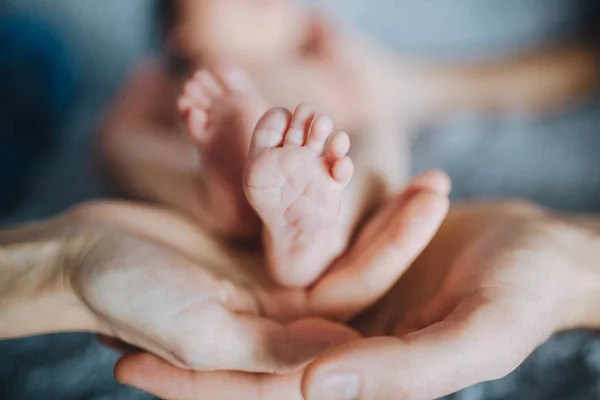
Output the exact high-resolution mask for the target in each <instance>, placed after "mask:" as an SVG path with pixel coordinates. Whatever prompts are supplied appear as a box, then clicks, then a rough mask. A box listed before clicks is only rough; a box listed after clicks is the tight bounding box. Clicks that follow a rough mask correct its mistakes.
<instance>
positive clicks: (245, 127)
mask: <svg viewBox="0 0 600 400" xmlns="http://www.w3.org/2000/svg"><path fill="white" fill-rule="evenodd" d="M267 109H268V104H267V102H266V101H265V100H264V98H262V96H261V95H260V93H259V92H258V90H257V89H256V88H255V86H254V85H253V83H252V81H251V80H250V78H249V77H248V76H247V74H246V73H245V72H244V71H243V70H241V69H239V68H236V67H233V66H230V65H228V64H225V63H221V64H218V65H216V66H215V67H213V68H210V69H203V70H201V71H199V72H198V73H196V74H195V75H194V76H193V77H192V78H191V79H190V80H189V81H188V82H187V83H186V85H185V87H184V91H183V94H182V96H181V97H180V98H179V101H178V110H179V112H180V114H181V116H182V117H183V118H184V120H185V122H186V125H187V128H188V132H189V134H190V136H191V137H192V139H193V140H194V142H195V143H196V145H197V149H198V152H199V154H200V161H201V168H202V170H203V173H204V182H203V184H202V185H200V183H199V190H201V191H202V193H200V195H199V196H198V197H199V199H200V201H201V204H198V207H202V208H203V210H201V212H200V213H199V214H201V215H204V216H205V217H204V218H205V219H208V221H206V222H207V223H208V224H209V225H210V226H211V227H213V228H214V229H216V230H218V231H220V232H221V233H223V234H226V235H228V236H233V237H244V236H251V235H255V234H256V233H258V231H259V230H260V220H259V219H258V217H257V215H256V213H255V212H254V210H253V209H252V207H251V206H250V204H248V201H247V199H246V196H245V195H244V191H243V187H242V184H243V174H244V167H245V164H246V158H247V156H248V150H249V147H250V140H251V137H252V132H253V130H254V126H255V125H256V123H257V121H258V119H259V118H260V116H261V115H262V114H263V113H264V112H265V111H266V110H267Z"/></svg>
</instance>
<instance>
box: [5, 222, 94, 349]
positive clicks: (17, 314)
mask: <svg viewBox="0 0 600 400" xmlns="http://www.w3.org/2000/svg"><path fill="white" fill-rule="evenodd" d="M69 246H71V236H70V235H69V234H68V223H67V222H66V221H65V220H64V218H63V219H57V220H53V221H49V222H44V223H40V224H35V225H31V226H28V227H25V228H20V229H12V230H7V231H3V232H0V339H6V338H15V337H21V336H30V335H35V334H44V333H53V332H63V331H79V330H90V329H93V325H94V321H93V318H92V316H90V315H89V312H87V311H86V310H85V308H84V307H83V306H82V305H81V303H80V301H79V300H78V299H77V297H76V296H75V294H74V292H73V290H72V288H71V285H70V282H69V274H68V269H69V268H70V265H69V262H70V260H69V251H68V249H67V248H68V247H69Z"/></svg>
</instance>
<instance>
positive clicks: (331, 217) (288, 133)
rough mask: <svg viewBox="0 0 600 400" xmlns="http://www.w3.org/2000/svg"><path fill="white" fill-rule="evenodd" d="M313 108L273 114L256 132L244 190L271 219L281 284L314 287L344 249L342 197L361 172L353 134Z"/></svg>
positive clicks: (271, 259)
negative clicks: (352, 148) (352, 150)
mask: <svg viewBox="0 0 600 400" xmlns="http://www.w3.org/2000/svg"><path fill="white" fill-rule="evenodd" d="M332 131H333V123H332V121H331V119H330V118H329V117H327V116H319V117H316V116H315V114H314V112H312V110H311V109H310V108H309V107H307V106H303V105H301V106H298V108H296V111H295V112H294V115H293V116H291V115H290V113H289V112H288V111H287V110H283V109H273V110H271V111H269V112H267V113H266V114H265V115H264V116H263V117H262V119H261V120H260V122H259V123H258V125H257V126H256V129H255V131H254V135H253V138H252V144H251V147H250V154H249V156H248V162H247V164H246V172H245V178H244V189H245V191H246V196H247V198H248V201H249V202H250V204H251V205H252V206H253V207H254V209H255V210H256V212H257V213H258V215H259V216H260V218H261V219H262V221H263V224H264V235H265V251H266V256H267V262H268V265H269V268H270V271H271V274H272V276H273V278H274V279H275V281H277V283H279V284H282V285H286V286H292V287H306V286H308V285H310V284H311V283H312V282H314V281H315V280H316V279H317V278H318V277H319V276H320V275H321V274H322V273H323V272H324V270H325V269H326V268H327V266H328V265H329V264H330V262H331V261H332V260H333V259H334V258H335V257H336V256H337V255H339V253H340V252H341V251H342V250H343V247H344V244H345V243H344V239H345V235H344V234H343V229H342V224H341V222H340V214H341V213H340V211H341V197H342V191H343V189H344V188H345V187H346V186H347V185H348V183H349V182H350V179H351V177H352V174H353V170H354V167H353V164H352V161H351V160H350V158H348V157H346V154H347V153H348V150H349V149H350V139H349V137H348V135H347V134H346V133H344V132H340V133H337V134H336V135H334V136H333V137H332V138H331V141H330V143H329V145H328V146H327V145H326V142H327V141H328V139H329V137H330V136H331V134H332Z"/></svg>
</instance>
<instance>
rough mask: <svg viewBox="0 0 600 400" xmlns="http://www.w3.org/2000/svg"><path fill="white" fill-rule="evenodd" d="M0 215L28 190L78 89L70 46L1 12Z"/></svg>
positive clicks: (42, 28)
mask: <svg viewBox="0 0 600 400" xmlns="http://www.w3.org/2000/svg"><path fill="white" fill-rule="evenodd" d="M0 43H2V46H1V48H0V215H5V214H7V213H9V212H11V211H12V210H14V209H15V208H16V207H17V206H18V204H19V202H20V201H21V200H22V198H23V197H24V195H25V194H26V193H27V188H28V183H29V179H30V177H31V176H32V174H33V173H35V172H36V169H37V168H36V167H38V166H39V165H40V161H41V160H42V159H43V157H44V156H45V155H47V154H48V152H49V150H50V149H52V147H53V145H54V144H56V143H57V142H58V140H59V137H58V132H59V128H60V126H61V121H63V119H64V116H65V114H66V111H67V109H68V107H69V102H70V99H71V98H72V95H73V93H74V88H75V74H74V73H73V67H72V66H73V64H72V63H71V61H70V59H69V55H68V51H67V49H66V48H65V46H64V43H63V42H61V40H60V39H59V37H58V35H56V34H55V33H54V32H53V31H52V30H51V29H49V28H48V27H45V26H44V25H43V24H42V23H40V22H39V21H36V20H34V19H31V18H28V17H24V16H21V15H20V14H17V13H11V12H5V13H0Z"/></svg>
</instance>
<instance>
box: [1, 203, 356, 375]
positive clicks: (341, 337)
mask: <svg viewBox="0 0 600 400" xmlns="http://www.w3.org/2000/svg"><path fill="white" fill-rule="evenodd" d="M169 243H177V244H178V245H179V246H181V247H183V248H185V249H186V250H187V251H185V252H184V251H183V250H182V251H177V249H176V248H175V247H171V246H170V245H169ZM233 258H234V257H233V256H229V255H228V254H227V253H225V252H223V251H221V246H220V245H219V244H218V243H216V242H214V241H212V240H210V239H209V238H208V237H207V236H205V235H203V234H202V232H200V231H198V230H197V229H196V228H195V227H194V225H193V224H192V223H189V222H187V220H185V219H183V218H180V217H178V216H177V215H174V214H171V213H166V212H163V211H160V210H156V209H152V208H145V207H142V206H134V205H126V204H118V203H101V204H88V205H85V206H80V207H78V208H77V209H75V210H73V211H71V212H69V213H67V214H65V215H63V216H62V217H58V218H56V219H54V220H51V221H46V222H42V223H39V224H34V225H31V226H26V227H23V228H20V229H14V230H8V231H4V232H0V337H1V338H8V337H19V336H24V335H31V334H38V333H50V332H58V331H93V332H98V333H101V334H103V335H105V336H110V337H112V338H116V339H120V340H122V341H125V342H127V343H128V344H130V345H133V346H136V347H139V348H143V349H145V350H146V351H149V352H152V353H153V354H156V355H158V356H160V357H162V358H163V359H165V360H168V361H169V362H171V363H173V364H175V365H178V366H180V367H182V368H192V369H196V370H213V369H227V370H250V371H253V372H286V371H288V370H290V369H294V368H298V366H299V365H302V364H304V363H306V362H307V361H309V360H310V359H311V358H313V357H314V356H315V355H316V354H318V353H320V352H322V351H323V350H324V349H325V348H327V347H328V346H331V345H332V344H334V343H339V342H340V341H342V342H343V341H345V340H349V339H351V338H354V337H355V336H356V334H355V333H354V332H353V331H352V330H351V329H349V328H346V327H344V326H341V325H337V324H334V323H331V322H328V321H325V320H318V319H307V318H304V319H299V320H298V321H295V322H293V323H289V324H285V323H280V322H277V321H275V320H274V319H272V318H266V317H263V315H262V313H261V312H260V309H261V304H260V298H259V293H260V292H261V291H266V285H263V284H262V283H261V282H260V280H259V275H258V274H252V272H251V271H249V270H245V269H244V268H243V267H245V266H251V265H253V264H252V263H250V262H246V263H242V262H235V263H234V262H233Z"/></svg>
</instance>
